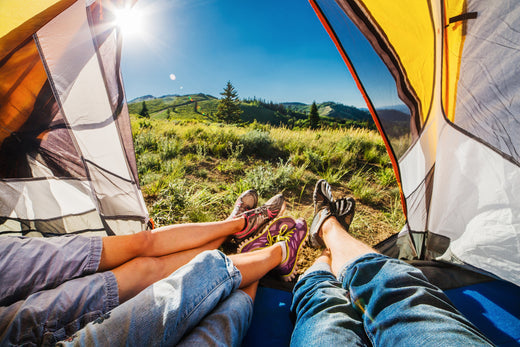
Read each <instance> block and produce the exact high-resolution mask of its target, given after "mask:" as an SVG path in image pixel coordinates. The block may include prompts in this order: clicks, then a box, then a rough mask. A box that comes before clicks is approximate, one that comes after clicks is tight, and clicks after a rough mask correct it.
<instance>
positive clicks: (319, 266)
mask: <svg viewBox="0 0 520 347" xmlns="http://www.w3.org/2000/svg"><path fill="white" fill-rule="evenodd" d="M313 272H330V273H332V269H331V268H330V265H329V264H327V263H324V262H317V263H314V264H312V266H311V267H310V268H308V269H307V270H305V272H304V273H303V274H302V275H301V276H300V278H299V279H298V281H300V280H301V279H303V278H304V277H306V276H308V275H310V274H311V273H313Z"/></svg>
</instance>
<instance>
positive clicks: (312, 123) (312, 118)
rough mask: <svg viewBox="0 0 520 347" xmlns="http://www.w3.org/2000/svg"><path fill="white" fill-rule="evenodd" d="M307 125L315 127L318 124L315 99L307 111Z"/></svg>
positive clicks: (318, 118) (318, 117)
mask: <svg viewBox="0 0 520 347" xmlns="http://www.w3.org/2000/svg"><path fill="white" fill-rule="evenodd" d="M309 126H310V128H311V129H317V128H318V127H319V126H320V115H319V114H318V106H317V105H316V101H314V102H313V103H312V105H311V111H310V113H309Z"/></svg>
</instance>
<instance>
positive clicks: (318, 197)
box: [309, 179, 336, 248]
mask: <svg viewBox="0 0 520 347" xmlns="http://www.w3.org/2000/svg"><path fill="white" fill-rule="evenodd" d="M312 200H313V202H314V218H313V219H312V224H311V228H310V230H309V241H310V244H311V246H312V247H314V248H320V247H325V244H324V243H323V240H322V239H321V237H320V236H319V231H320V228H321V226H322V224H323V222H325V220H326V219H327V218H329V217H330V216H332V215H333V214H334V212H335V209H336V207H335V204H334V197H333V196H332V190H331V188H330V185H329V183H328V182H327V181H326V180H323V179H322V180H319V181H318V182H316V186H315V187H314V193H313V194H312Z"/></svg>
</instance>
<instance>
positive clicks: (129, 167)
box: [0, 0, 520, 345]
mask: <svg viewBox="0 0 520 347" xmlns="http://www.w3.org/2000/svg"><path fill="white" fill-rule="evenodd" d="M310 2H311V5H312V6H313V8H314V10H315V11H316V13H317V15H318V17H319V18H320V19H321V21H322V23H323V25H324V27H325V28H326V30H327V31H328V33H329V34H330V36H331V38H332V40H333V41H334V43H335V44H336V46H337V48H338V50H339V52H340V54H341V56H342V57H343V59H344V61H345V63H346V64H347V66H348V68H349V69H350V71H351V73H352V75H353V76H354V79H355V80H356V82H357V84H358V86H359V89H360V91H361V92H362V94H363V96H364V97H365V100H366V102H367V106H368V108H369V110H370V112H371V114H372V116H373V118H374V121H375V123H376V125H377V127H378V129H379V131H380V133H381V135H382V136H383V139H384V141H385V143H386V146H387V149H388V152H389V155H390V158H391V160H392V164H393V167H394V171H395V174H396V177H397V179H398V183H399V186H400V190H401V200H402V204H403V209H404V211H405V214H406V217H407V221H406V225H405V226H404V228H403V230H402V232H401V233H399V234H398V235H396V236H394V237H392V238H390V239H388V240H387V241H385V242H383V243H382V244H380V245H378V249H380V250H381V251H382V252H384V253H386V254H389V255H392V256H395V257H398V258H402V259H406V260H408V261H410V262H412V263H413V264H414V265H416V266H418V267H420V268H421V269H423V271H424V272H425V273H426V274H427V275H428V277H430V279H431V280H432V281H433V282H434V283H436V284H438V285H439V286H441V287H442V288H443V289H445V290H446V291H447V293H448V296H450V298H452V299H453V301H454V302H455V304H456V306H457V307H458V308H459V309H460V310H461V311H462V312H463V313H465V314H466V315H467V316H468V318H470V320H472V321H473V322H474V323H475V324H477V326H478V327H479V328H481V329H482V330H484V332H485V333H486V334H488V336H492V337H493V341H495V342H497V343H498V344H502V345H507V344H510V345H513V344H517V343H518V342H519V341H520V336H519V334H520V320H519V317H520V300H518V298H519V297H520V290H519V287H518V285H520V252H519V251H520V169H519V166H520V137H518V136H515V135H517V134H519V133H520V132H519V130H520V79H518V78H517V77H516V76H517V75H518V72H520V71H518V70H520V55H519V54H518V53H517V52H518V50H519V44H518V43H519V42H520V37H519V34H518V30H517V28H519V27H520V6H518V5H517V4H516V3H514V2H510V1H505V0H496V1H493V2H492V4H491V3H490V2H489V1H483V0H443V1H440V0H427V1H417V0H401V1H397V2H396V1H377V0H310ZM132 3H133V1H132V0H127V1H125V0H103V1H101V0H86V1H76V0H40V1H37V2H31V4H30V6H28V5H27V3H25V2H23V1H2V2H0V191H1V192H2V194H0V235H6V234H18V235H20V234H21V235H29V236H52V235H59V234H72V233H93V234H109V235H113V234H125V233H133V232H137V231H139V230H142V229H144V228H146V227H147V225H148V222H149V219H148V215H147V212H146V208H145V204H144V201H143V197H142V194H141V191H140V188H139V184H138V176H137V169H136V161H135V154H134V150H133V144H132V137H131V129H130V124H129V118H128V111H127V108H126V103H125V96H124V89H123V85H122V80H121V76H120V71H119V62H120V52H121V37H120V35H119V33H118V30H117V28H116V27H115V26H114V23H113V19H114V12H115V10H116V9H117V8H118V7H119V8H121V7H124V6H127V5H131V4H132ZM360 47H362V48H363V49H358V48H360ZM367 51H370V52H371V53H372V54H371V55H367V54H366V53H365V52H367ZM359 52H363V55H359ZM93 86H94V87H93ZM504 280H505V281H504ZM268 287H269V286H268ZM264 290H265V292H264ZM276 291H277V289H274V288H265V289H263V290H262V291H261V292H260V293H259V295H258V297H257V301H256V305H257V306H256V308H255V311H260V309H263V311H266V312H267V313H268V314H269V313H270V314H271V316H272V312H277V314H276V315H275V316H276V318H277V319H276V320H272V319H271V320H269V321H267V325H265V323H266V321H265V320H262V319H261V318H259V317H257V316H255V317H253V326H254V327H255V328H254V329H253V331H251V334H250V336H253V337H249V339H248V340H247V341H246V344H249V345H251V344H254V341H257V343H260V344H262V345H267V344H269V343H267V342H265V340H264V341H263V342H262V341H260V340H258V339H257V337H256V336H261V337H262V338H264V339H265V338H267V337H270V338H271V342H273V341H274V344H276V345H286V344H287V339H288V338H289V337H290V330H284V329H283V328H282V326H283V325H284V326H289V329H290V318H289V315H288V308H289V304H290V300H291V298H290V295H287V292H283V293H282V291H279V290H278V292H279V293H278V294H275V293H276ZM280 293H282V294H281V295H280ZM262 298H265V299H266V301H269V302H268V303H266V301H264V300H263V299H262ZM255 315H256V314H255ZM259 324H264V326H262V327H259ZM282 324H283V325H282ZM276 333H281V335H276V336H275V334H276Z"/></svg>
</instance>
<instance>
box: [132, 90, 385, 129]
mask: <svg viewBox="0 0 520 347" xmlns="http://www.w3.org/2000/svg"><path fill="white" fill-rule="evenodd" d="M143 102H145V103H146V106H147V108H148V112H149V113H150V115H151V117H152V118H154V119H167V118H170V119H185V120H189V119H192V120H209V121H215V120H216V119H215V116H214V115H215V113H216V112H217V106H218V99H217V98H216V97H214V96H211V95H207V94H202V93H200V94H190V95H165V96H161V97H154V96H152V95H146V96H142V97H139V98H135V99H133V100H131V101H130V102H129V103H128V108H129V111H130V113H133V114H138V113H139V112H140V111H141V109H142V103H143ZM241 109H242V111H243V113H242V115H241V119H242V121H244V122H246V123H252V122H254V121H256V122H258V123H261V124H271V125H277V126H278V125H285V126H289V127H291V128H292V127H307V125H306V122H307V118H308V112H309V110H310V105H307V104H304V103H295V102H292V103H291V102H287V103H280V104H275V103H272V102H266V101H261V100H256V99H253V100H242V102H241ZM318 112H319V114H320V117H322V123H323V124H325V125H328V126H336V127H337V126H339V127H341V126H350V127H351V126H354V127H362V128H370V129H375V127H374V125H373V123H372V119H371V117H370V114H369V113H368V112H367V111H365V110H360V109H358V108H355V107H353V106H345V105H343V104H339V103H335V102H331V101H329V102H325V103H321V104H319V105H318Z"/></svg>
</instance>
